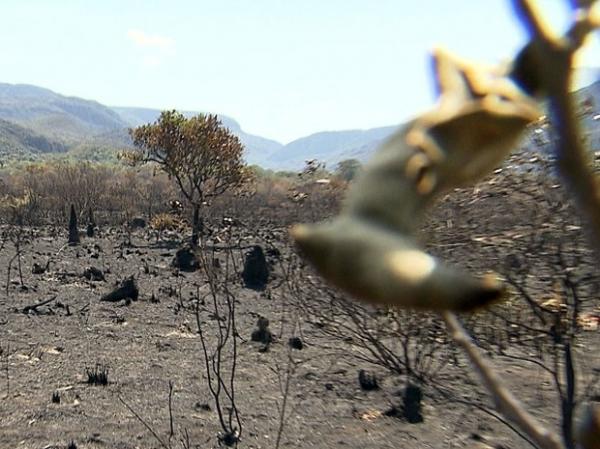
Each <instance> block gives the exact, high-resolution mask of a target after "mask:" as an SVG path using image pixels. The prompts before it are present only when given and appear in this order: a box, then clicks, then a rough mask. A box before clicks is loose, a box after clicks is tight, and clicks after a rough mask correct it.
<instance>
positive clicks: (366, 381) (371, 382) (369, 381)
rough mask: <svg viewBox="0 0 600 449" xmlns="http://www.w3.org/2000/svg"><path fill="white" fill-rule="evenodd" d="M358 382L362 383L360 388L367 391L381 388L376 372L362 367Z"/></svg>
mask: <svg viewBox="0 0 600 449" xmlns="http://www.w3.org/2000/svg"><path fill="white" fill-rule="evenodd" d="M358 383H359V384H360V388H362V389H363V390H365V391H373V390H379V382H378V381H377V377H375V375H374V374H371V373H369V372H367V371H365V370H364V369H361V370H360V371H359V372H358Z"/></svg>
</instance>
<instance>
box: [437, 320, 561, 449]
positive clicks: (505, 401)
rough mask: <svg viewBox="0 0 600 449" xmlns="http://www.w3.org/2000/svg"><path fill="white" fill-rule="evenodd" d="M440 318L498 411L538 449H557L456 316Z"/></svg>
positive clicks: (553, 437) (557, 441)
mask: <svg viewBox="0 0 600 449" xmlns="http://www.w3.org/2000/svg"><path fill="white" fill-rule="evenodd" d="M442 318H443V319H444V322H445V323H446V327H447V328H448V333H449V334H450V336H451V337H452V339H453V340H454V342H455V343H456V344H457V345H458V346H460V347H461V348H462V349H463V350H464V352H465V353H466V355H467V357H468V358H469V360H470V361H471V363H472V364H473V366H474V367H475V369H476V370H477V372H478V374H479V376H480V377H481V379H482V381H483V383H484V385H485V387H486V388H487V390H488V391H489V392H490V393H491V395H492V398H493V399H494V402H495V404H496V407H497V408H498V410H499V411H500V412H501V413H503V414H504V415H505V416H506V418H507V419H509V420H510V421H512V422H513V423H514V424H515V425H516V426H517V427H519V428H520V429H521V430H522V431H523V432H524V433H525V434H526V435H527V436H528V437H529V438H531V440H532V441H534V442H535V444H537V445H538V447H540V448H541V449H561V448H562V446H561V444H560V439H559V438H558V436H557V435H556V434H555V433H553V432H551V431H549V430H548V429H546V428H545V427H544V426H543V425H542V424H541V423H540V422H539V421H538V420H537V419H535V418H534V417H533V416H532V415H531V414H529V412H527V410H525V409H524V408H523V405H522V404H521V403H520V402H519V401H518V400H517V399H516V398H515V397H514V396H513V394H512V393H511V392H510V391H509V390H508V388H507V387H506V386H505V385H504V383H503V382H502V380H501V379H500V376H499V375H498V374H497V373H496V371H494V369H493V368H492V366H491V365H490V364H489V362H488V361H487V359H486V358H485V357H484V355H483V354H482V353H481V351H480V350H479V348H477V346H476V345H475V344H474V343H473V340H472V339H471V337H470V336H469V335H468V334H467V332H466V331H465V329H464V328H463V327H462V325H461V324H460V322H459V321H458V319H457V318H456V315H454V314H453V313H452V312H443V313H442Z"/></svg>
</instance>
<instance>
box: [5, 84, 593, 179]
mask: <svg viewBox="0 0 600 449" xmlns="http://www.w3.org/2000/svg"><path fill="white" fill-rule="evenodd" d="M576 95H577V97H578V98H579V99H580V100H581V99H583V98H588V97H589V98H592V101H593V105H594V106H593V107H594V110H595V113H596V114H598V113H599V112H600V81H597V82H596V83H594V84H592V85H590V86H587V87H585V88H583V89H581V90H579V91H577V93H576ZM184 113H185V114H186V115H188V116H192V115H196V114H198V112H193V111H187V112H184ZM159 115H160V110H158V109H148V108H135V107H107V106H105V105H102V104H100V103H98V102H96V101H91V100H84V99H81V98H77V97H67V96H64V95H60V94H57V93H55V92H52V91H51V90H48V89H44V88H41V87H37V86H31V85H26V84H15V85H13V84H5V83H0V159H1V160H7V159H18V160H19V159H20V160H23V159H24V160H32V159H39V158H42V157H44V156H45V155H47V154H53V153H60V154H65V155H67V156H70V157H74V158H77V159H84V160H95V161H116V154H117V152H118V151H119V150H121V149H123V148H126V147H128V146H131V139H130V137H129V134H128V128H131V127H136V126H139V125H142V124H144V123H152V122H154V121H156V119H157V118H158V117H159ZM219 117H220V119H221V120H222V122H223V124H224V125H225V126H226V127H228V128H229V129H230V130H231V132H233V133H234V134H236V135H237V136H238V137H239V138H240V140H241V141H242V143H243V144H244V146H245V148H246V153H245V158H246V161H247V162H248V163H249V164H256V165H260V166H262V167H265V168H271V169H274V170H300V169H301V168H302V167H303V166H304V163H305V161H306V160H309V159H318V160H319V161H322V162H325V163H326V164H327V167H328V168H329V169H333V168H335V166H336V164H337V163H338V162H340V161H342V160H344V159H352V158H354V159H358V160H360V161H366V160H367V159H368V158H369V157H370V156H371V155H372V154H373V152H374V151H375V150H376V149H377V147H378V146H379V145H380V144H381V143H382V142H383V141H384V140H385V139H387V138H389V136H390V135H391V134H392V133H393V132H394V131H395V130H396V129H397V128H398V127H399V126H400V125H398V126H386V127H381V128H373V129H368V130H345V131H324V132H319V133H315V134H312V135H310V136H307V137H303V138H301V139H297V140H295V141H293V142H290V143H288V144H287V145H285V146H284V145H282V144H280V143H279V142H276V141H274V140H271V139H266V138H264V137H261V136H256V135H252V134H248V133H246V132H244V131H243V130H242V128H241V126H240V124H239V123H238V122H236V121H235V120H234V119H232V118H230V117H227V116H222V115H221V116H219ZM583 124H584V127H585V129H586V133H587V134H588V136H589V140H590V142H591V146H592V149H594V150H595V151H600V120H598V119H596V120H593V118H592V117H586V118H585V119H584V120H583Z"/></svg>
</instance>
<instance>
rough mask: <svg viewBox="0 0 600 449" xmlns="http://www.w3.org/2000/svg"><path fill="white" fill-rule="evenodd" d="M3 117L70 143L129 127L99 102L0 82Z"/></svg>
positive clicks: (23, 85)
mask: <svg viewBox="0 0 600 449" xmlns="http://www.w3.org/2000/svg"><path fill="white" fill-rule="evenodd" d="M0 118H1V119H4V120H8V121H10V122H13V123H16V124H18V125H21V126H24V127H26V128H30V129H32V130H33V131H35V132H37V133H39V134H42V135H45V136H48V137H51V138H53V139H56V140H59V141H63V142H64V143H67V144H70V143H73V142H80V141H81V140H82V139H87V138H88V137H89V136H94V135H98V134H102V133H107V132H111V131H116V130H119V129H123V128H126V127H127V123H126V122H125V121H124V120H123V119H122V118H121V117H120V116H119V115H118V114H117V113H116V112H114V111H113V110H112V109H110V108H108V107H106V106H104V105H102V104H100V103H98V102H96V101H91V100H83V99H81V98H77V97H66V96H64V95H60V94H57V93H55V92H52V91H51V90H48V89H44V88H41V87H37V86H31V85H27V84H5V83H0Z"/></svg>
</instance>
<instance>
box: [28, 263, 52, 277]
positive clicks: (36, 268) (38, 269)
mask: <svg viewBox="0 0 600 449" xmlns="http://www.w3.org/2000/svg"><path fill="white" fill-rule="evenodd" d="M47 269H48V264H46V266H45V267H44V266H42V265H40V264H39V263H37V262H34V263H33V266H32V267H31V273H32V274H44V273H45V272H46V270H47Z"/></svg>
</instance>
